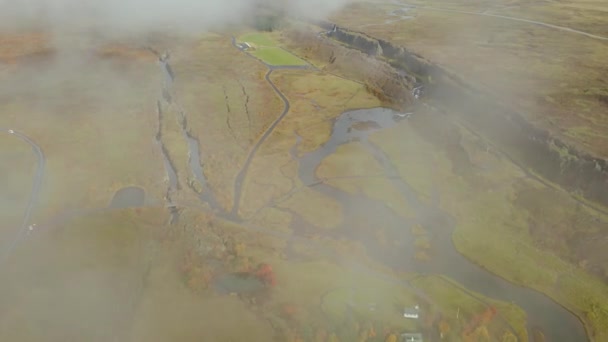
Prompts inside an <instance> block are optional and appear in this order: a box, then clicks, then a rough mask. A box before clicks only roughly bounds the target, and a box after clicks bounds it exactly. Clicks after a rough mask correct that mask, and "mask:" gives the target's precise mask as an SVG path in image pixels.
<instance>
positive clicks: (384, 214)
mask: <svg viewBox="0 0 608 342" xmlns="http://www.w3.org/2000/svg"><path fill="white" fill-rule="evenodd" d="M233 45H235V47H237V46H236V44H235V40H234V38H233ZM237 48H238V47H237ZM247 55H248V56H250V57H253V56H251V55H249V54H247ZM160 62H161V69H162V73H163V75H164V82H163V83H164V86H163V93H165V94H166V93H169V92H170V91H171V88H172V84H173V82H174V78H173V74H172V72H171V71H170V66H169V64H168V61H167V60H166V59H160ZM267 67H268V69H269V70H268V73H267V74H266V77H265V80H266V82H267V83H268V84H269V85H270V86H271V87H272V89H273V90H274V91H275V93H276V94H277V95H278V96H279V97H280V98H281V100H282V101H283V103H284V109H283V111H282V112H281V113H280V115H279V117H278V118H277V120H275V121H274V122H273V123H272V124H271V126H270V127H269V128H268V129H267V130H266V131H265V132H264V134H263V135H262V137H261V138H260V139H259V140H258V141H257V142H256V144H255V145H254V147H253V148H252V149H251V150H250V152H249V155H248V157H247V161H246V162H245V164H244V165H243V167H242V169H241V171H240V172H239V175H238V177H237V179H236V181H235V188H234V195H235V202H234V206H233V207H232V208H231V210H230V211H229V212H225V211H223V210H220V211H222V212H220V213H218V214H219V215H220V216H222V217H224V218H226V219H229V220H231V221H234V222H236V223H240V222H242V219H241V218H239V217H238V208H239V201H240V194H241V192H242V187H243V184H244V179H245V177H246V174H247V169H248V166H249V163H250V162H251V160H252V159H253V158H254V156H255V152H256V151H257V149H258V147H259V146H260V145H261V144H262V143H263V142H264V141H265V139H266V138H267V137H268V136H269V135H270V134H272V132H273V129H274V127H276V126H277V124H278V123H279V122H280V121H281V119H283V118H284V117H285V116H286V115H287V113H288V111H289V101H288V99H287V98H286V97H285V96H284V95H283V93H282V92H281V91H280V90H279V89H278V88H277V87H276V86H275V85H274V83H273V82H272V81H271V80H270V78H269V76H270V74H271V72H272V70H273V69H275V68H277V67H272V66H269V65H267ZM278 68H280V67H278ZM169 101H171V98H170V97H169ZM159 107H160V106H159ZM179 114H180V117H179V118H178V121H180V123H181V128H182V133H183V134H184V137H185V138H186V141H187V143H188V147H189V154H190V168H191V172H192V174H193V175H194V177H195V179H196V180H197V181H198V182H199V183H200V184H201V185H203V186H204V187H206V180H205V176H204V174H203V172H202V166H201V165H202V162H201V160H200V151H199V143H198V141H196V140H195V138H194V137H192V136H191V135H190V134H189V133H188V131H187V124H186V116H185V113H184V111H183V110H180V113H179ZM161 115H162V114H161ZM401 120H406V118H405V116H403V115H400V113H397V112H395V111H392V110H389V109H385V108H375V109H363V110H353V111H347V112H344V113H343V114H341V115H340V116H339V117H338V118H337V119H336V120H335V121H334V124H333V129H332V134H331V137H330V139H329V141H327V142H326V143H325V144H323V145H322V146H321V147H320V148H318V149H317V150H315V151H312V152H310V153H307V154H304V155H303V156H300V157H297V159H298V162H299V171H298V174H299V177H300V179H301V180H302V182H303V183H304V184H308V185H309V186H310V185H313V184H314V188H315V189H316V190H318V191H320V192H322V193H323V194H325V195H327V196H330V197H331V198H334V199H335V200H337V201H339V202H340V203H341V204H342V207H343V209H344V217H345V220H344V222H343V223H342V225H341V227H340V228H338V229H334V230H332V231H331V232H330V233H328V234H327V235H330V236H334V237H342V238H344V237H348V238H350V239H354V240H356V241H360V242H361V243H363V244H364V245H365V247H366V249H367V250H368V253H369V254H370V255H371V256H372V257H374V258H375V259H377V260H379V261H381V262H383V263H385V264H386V265H388V266H390V267H392V268H393V269H395V270H399V271H415V272H419V273H423V274H441V275H445V276H447V277H449V278H451V279H454V280H455V281H457V282H459V283H460V284H462V285H463V286H464V287H466V288H467V289H469V290H472V291H475V292H478V293H481V294H483V295H485V296H487V297H490V298H495V299H498V300H502V301H505V302H513V303H515V304H516V305H518V306H519V307H521V308H523V309H524V310H525V311H526V312H527V315H528V323H529V326H536V327H539V328H540V329H541V330H542V331H543V332H544V334H545V336H546V337H547V338H548V340H549V341H587V340H588V339H587V336H586V332H585V329H584V327H583V325H582V323H581V321H580V320H579V319H578V318H577V317H576V316H575V315H573V314H572V313H571V312H569V311H568V310H566V309H565V308H563V307H562V306H560V305H559V304H557V303H555V302H554V301H553V300H551V299H550V298H549V297H547V296H545V295H544V294H542V293H540V292H537V291H534V290H532V289H528V288H524V287H520V286H517V285H514V284H512V283H510V282H508V281H506V280H504V279H502V278H500V277H497V276H495V275H494V274H492V273H490V272H489V271H487V270H485V269H483V268H481V267H479V266H478V265H476V264H474V263H472V262H471V261H469V260H468V259H466V258H465V257H463V256H462V255H461V254H460V253H458V251H457V250H456V249H455V247H454V245H453V243H452V239H451V235H452V230H453V229H454V225H455V223H454V221H453V219H451V218H450V216H449V215H448V214H447V213H445V212H443V211H442V210H441V209H440V208H439V206H438V203H439V193H438V191H437V190H435V191H434V192H433V194H432V196H431V203H428V204H427V203H424V202H422V201H420V200H419V198H418V196H417V195H416V193H415V191H413V189H412V188H411V187H410V186H409V184H408V183H407V182H406V181H404V180H403V179H401V178H400V177H399V176H398V173H397V170H396V168H395V166H394V165H392V163H391V161H390V159H389V158H388V156H386V155H385V154H384V152H383V151H382V150H381V149H380V148H378V147H377V146H375V145H374V144H372V143H371V142H370V141H369V140H368V137H369V135H370V134H371V133H372V132H375V131H378V130H382V129H386V128H389V127H392V126H393V125H395V124H396V123H398V122H399V121H401ZM358 126H359V127H361V126H365V127H366V129H358V128H357V127H358ZM299 141H300V139H298V144H299ZM352 141H359V142H361V143H362V144H363V145H364V146H365V147H366V148H367V149H368V151H369V152H370V153H371V155H372V156H373V157H374V158H375V159H376V160H377V161H378V162H379V164H380V165H382V167H383V168H384V170H385V173H386V177H387V178H389V179H391V180H392V182H393V186H394V188H395V189H398V190H399V192H400V193H401V194H402V196H403V197H404V198H405V199H406V200H407V202H408V204H409V206H410V207H411V208H412V209H413V211H414V212H415V213H416V217H415V218H414V219H404V218H403V217H401V216H398V215H397V214H396V213H395V212H394V211H392V210H391V209H390V208H389V207H387V206H386V205H385V204H384V203H381V202H379V201H374V200H371V199H369V198H366V197H363V196H353V195H350V194H348V193H345V192H343V191H341V190H338V189H337V188H334V187H331V186H329V185H327V184H325V183H323V182H322V180H321V179H319V178H317V176H316V174H315V171H316V168H317V167H318V166H319V165H320V163H321V162H322V160H323V159H324V158H326V157H328V156H329V155H331V154H332V153H334V152H335V151H336V149H337V147H338V146H340V145H342V144H346V143H349V142H352ZM296 147H297V146H296ZM292 155H295V154H293V153H292ZM165 157H166V156H165ZM165 165H166V166H168V168H167V172H168V174H169V178H171V183H172V184H170V189H171V188H174V187H175V186H176V184H175V183H176V180H175V178H176V177H175V175H174V170H173V171H172V169H173V168H172V167H171V165H170V163H166V164H165ZM203 193H206V195H205V196H201V197H200V199H201V201H203V202H207V203H208V204H209V205H210V206H211V207H212V208H218V206H217V203H214V202H215V201H214V199H213V196H212V192H211V191H209V189H206V191H204V192H203ZM296 222H297V224H296V226H297V227H294V229H296V234H298V233H299V234H300V235H301V234H304V233H306V232H311V231H316V232H318V230H317V229H315V227H312V226H310V225H307V224H306V223H305V222H304V220H301V219H296ZM360 222H366V226H365V227H361V228H360V229H353V227H358V226H360ZM415 223H419V224H422V225H423V226H425V227H427V229H428V230H429V233H430V234H431V236H432V244H433V246H434V248H436V249H437V250H440V251H441V254H440V255H438V256H436V257H434V258H433V260H431V261H430V262H426V263H420V262H417V261H416V260H415V257H414V253H415V248H414V245H413V242H414V240H415V238H414V237H413V236H412V235H411V230H410V229H409V227H410V225H412V224H415ZM380 224H381V225H383V226H384V227H387V228H388V231H389V232H390V235H391V236H390V237H389V238H390V240H393V241H402V244H401V246H400V247H399V248H391V249H390V250H388V249H387V248H386V247H385V246H381V245H380V244H379V242H378V240H377V239H376V238H375V236H374V231H373V230H372V229H369V227H373V226H374V225H380ZM529 335H530V336H532V334H529Z"/></svg>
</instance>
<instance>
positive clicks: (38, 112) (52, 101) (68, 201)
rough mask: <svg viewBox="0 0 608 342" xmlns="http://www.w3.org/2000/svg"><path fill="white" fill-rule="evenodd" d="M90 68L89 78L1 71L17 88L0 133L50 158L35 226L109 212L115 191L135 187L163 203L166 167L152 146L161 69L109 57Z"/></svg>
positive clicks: (57, 68) (22, 66)
mask: <svg viewBox="0 0 608 342" xmlns="http://www.w3.org/2000/svg"><path fill="white" fill-rule="evenodd" d="M134 50H137V49H134ZM23 58H25V57H23ZM31 63H34V64H31ZM89 63H90V65H88V66H87V67H86V71H82V72H79V71H78V70H76V69H74V68H75V66H70V68H71V70H72V71H73V72H64V71H62V70H63V69H62V68H66V67H67V66H66V65H64V64H61V63H60V62H57V64H56V65H55V64H50V65H49V64H45V66H38V65H37V64H35V61H24V60H22V59H19V63H16V64H15V65H13V66H12V67H11V68H8V69H4V70H2V71H1V77H2V79H3V83H5V84H12V86H11V87H10V88H3V89H5V90H6V91H3V92H2V101H0V102H1V103H2V111H3V115H2V117H1V118H0V126H2V127H12V128H14V129H15V130H18V131H21V132H23V133H24V134H25V135H27V136H29V137H30V138H31V139H32V140H33V141H35V142H36V143H37V144H38V145H39V146H40V147H41V149H42V151H43V153H44V154H45V156H46V165H45V173H44V179H43V183H42V188H41V192H40V196H39V198H38V199H37V207H36V208H35V211H34V220H35V221H34V222H36V221H38V222H39V221H42V220H44V219H47V218H49V217H51V216H53V215H54V214H56V213H57V212H58V211H61V210H65V209H68V208H93V207H100V206H104V205H106V204H107V203H108V202H109V200H110V199H111V198H112V195H113V193H114V192H115V191H116V190H118V189H120V188H122V187H124V186H129V185H133V184H135V185H139V186H143V187H145V188H146V190H147V191H148V193H149V194H150V195H151V196H154V197H157V198H161V197H162V195H161V193H162V188H161V187H160V185H161V184H162V179H163V173H164V172H163V169H162V159H161V156H160V151H159V150H158V149H157V146H156V145H155V144H153V143H151V142H152V141H154V135H155V134H156V130H157V125H158V123H157V118H156V115H155V114H154V113H155V100H154V99H155V98H156V90H157V88H156V87H155V86H156V85H158V84H159V82H160V81H159V79H158V78H157V77H156V76H159V73H158V71H157V70H158V69H157V66H156V65H155V64H154V61H153V60H141V59H129V58H106V57H102V56H99V57H92V58H91V60H90V62H89ZM121 68H122V69H124V70H122V71H121ZM73 75H77V76H78V77H73ZM3 139H4V137H3ZM3 146H7V147H8V146H16V145H15V143H13V142H11V144H10V145H3ZM16 148H21V147H16ZM25 153H27V154H28V155H29V154H31V152H29V150H28V151H26V152H25ZM33 165H34V164H31V166H33ZM28 168H29V167H28ZM29 170H32V169H29ZM28 172H31V171H28ZM29 187H30V185H27V187H24V188H22V191H24V193H27V191H28V190H27V189H28V188H29Z"/></svg>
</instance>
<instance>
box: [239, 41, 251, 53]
mask: <svg viewBox="0 0 608 342" xmlns="http://www.w3.org/2000/svg"><path fill="white" fill-rule="evenodd" d="M239 48H240V49H241V50H243V51H245V50H255V48H254V47H253V44H251V43H247V42H243V43H240V44H239Z"/></svg>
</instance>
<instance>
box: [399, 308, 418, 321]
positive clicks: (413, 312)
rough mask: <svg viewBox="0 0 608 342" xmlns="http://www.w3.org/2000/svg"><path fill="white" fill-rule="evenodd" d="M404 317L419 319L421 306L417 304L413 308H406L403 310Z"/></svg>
mask: <svg viewBox="0 0 608 342" xmlns="http://www.w3.org/2000/svg"><path fill="white" fill-rule="evenodd" d="M403 317H405V318H411V319H418V318H419V317H420V307H419V306H418V305H416V306H414V307H413V308H405V309H404V310H403Z"/></svg>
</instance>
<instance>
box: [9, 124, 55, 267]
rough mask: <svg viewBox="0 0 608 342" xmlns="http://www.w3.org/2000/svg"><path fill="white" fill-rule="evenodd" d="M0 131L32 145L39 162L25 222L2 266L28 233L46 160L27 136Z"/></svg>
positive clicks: (10, 244) (17, 132)
mask: <svg viewBox="0 0 608 342" xmlns="http://www.w3.org/2000/svg"><path fill="white" fill-rule="evenodd" d="M0 131H4V132H5V133H7V134H10V135H12V136H14V137H16V138H18V139H21V140H22V141H23V142H25V143H26V144H28V145H30V146H31V147H32V150H33V151H34V154H36V159H37V161H38V167H37V168H36V173H35V174H34V180H33V185H32V190H31V192H30V197H29V199H28V202H27V206H26V207H25V212H24V214H23V221H22V223H21V227H20V228H19V231H18V232H17V234H16V235H15V237H14V238H13V240H12V241H10V242H9V244H8V246H7V247H6V249H5V250H4V251H3V252H2V256H1V257H0V265H1V264H2V263H4V262H5V261H6V260H7V259H8V258H9V257H10V255H11V254H12V252H13V249H15V247H16V246H17V244H18V243H19V241H21V239H22V238H23V236H24V235H25V232H26V231H27V228H28V223H29V222H30V219H31V217H32V211H33V209H34V206H35V204H36V200H37V199H38V193H39V192H40V187H41V185H42V177H43V175H44V164H45V158H44V153H42V149H41V148H40V146H38V145H37V144H36V143H35V142H34V141H33V140H32V139H30V138H29V137H28V136H27V135H25V134H23V133H21V132H19V131H15V130H13V129H1V130H0Z"/></svg>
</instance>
